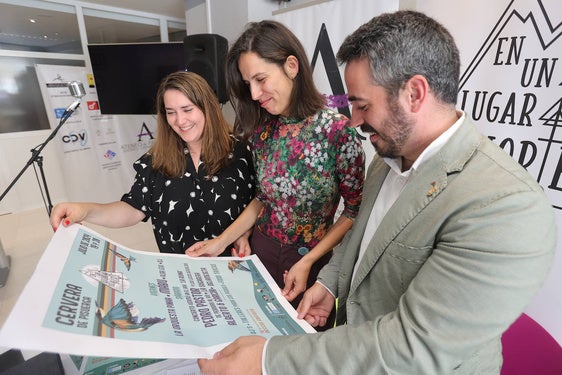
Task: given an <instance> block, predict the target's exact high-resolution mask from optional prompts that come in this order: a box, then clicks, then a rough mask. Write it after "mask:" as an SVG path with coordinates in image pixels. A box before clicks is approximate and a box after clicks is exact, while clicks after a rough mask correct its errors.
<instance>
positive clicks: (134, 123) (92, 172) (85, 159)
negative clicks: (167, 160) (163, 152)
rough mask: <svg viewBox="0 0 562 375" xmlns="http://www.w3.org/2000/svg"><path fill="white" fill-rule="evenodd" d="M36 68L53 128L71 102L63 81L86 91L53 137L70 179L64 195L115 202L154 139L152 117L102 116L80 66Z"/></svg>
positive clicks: (88, 76)
mask: <svg viewBox="0 0 562 375" xmlns="http://www.w3.org/2000/svg"><path fill="white" fill-rule="evenodd" d="M35 70H36V73H37V78H38V81H39V84H40V87H41V93H42V95H43V101H44V103H45V106H46V111H47V114H48V118H49V122H50V125H51V128H53V129H54V128H56V127H57V126H58V124H59V122H60V119H61V116H62V114H63V113H64V111H65V109H66V108H67V107H68V106H69V105H70V104H71V103H72V102H73V101H74V100H75V98H74V97H72V96H71V95H70V91H69V89H68V83H69V82H71V81H79V82H81V83H82V84H83V85H84V88H85V90H86V95H85V96H84V97H83V98H82V100H81V103H80V106H79V107H78V109H77V110H76V111H75V112H74V113H73V114H72V116H71V117H70V118H69V119H68V120H67V121H66V123H64V125H63V126H62V127H61V128H60V130H59V132H58V133H57V135H56V137H55V138H54V139H53V142H54V143H56V144H57V147H58V148H59V150H60V156H61V164H62V167H63V168H62V169H63V174H64V177H65V180H67V181H72V183H67V184H65V187H66V189H67V197H68V199H69V200H70V201H96V202H108V201H114V200H118V199H119V198H120V197H121V195H123V194H124V193H126V192H128V191H129V189H130V186H131V184H132V182H133V178H134V170H133V168H132V164H133V162H134V161H135V160H137V159H138V158H139V157H140V156H141V155H142V154H143V153H145V152H146V151H147V150H148V149H149V148H150V146H151V145H152V142H153V141H154V138H155V136H156V119H155V116H151V115H126V116H125V115H120V116H114V115H102V114H101V111H100V107H99V102H98V100H97V92H96V89H95V80H94V77H93V76H92V74H91V73H88V72H87V70H86V68H84V67H75V66H63V65H42V64H37V65H36V66H35ZM155 94H156V93H155Z"/></svg>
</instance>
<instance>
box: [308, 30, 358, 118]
mask: <svg viewBox="0 0 562 375" xmlns="http://www.w3.org/2000/svg"><path fill="white" fill-rule="evenodd" d="M318 55H321V56H322V61H323V62H324V69H325V71H326V74H327V77H328V82H329V83H330V88H331V89H332V94H330V95H326V94H324V96H325V97H326V104H327V105H328V107H332V108H337V109H338V112H339V113H342V114H344V115H346V116H347V117H349V118H351V113H350V112H349V101H348V100H347V94H346V93H345V88H344V86H343V81H342V78H341V75H340V71H339V69H338V62H337V60H336V55H335V54H334V49H333V48H332V43H331V42H330V36H329V35H328V30H327V28H326V24H324V23H323V24H322V26H321V27H320V33H319V34H318V40H317V42H316V47H314V53H313V54H312V60H311V62H310V65H311V66H312V70H313V71H314V68H315V66H316V61H317V59H318Z"/></svg>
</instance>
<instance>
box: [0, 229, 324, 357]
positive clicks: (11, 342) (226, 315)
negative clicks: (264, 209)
mask: <svg viewBox="0 0 562 375" xmlns="http://www.w3.org/2000/svg"><path fill="white" fill-rule="evenodd" d="M306 332H315V331H314V329H313V328H312V327H311V326H310V325H309V324H308V323H306V322H305V321H304V320H297V319H296V311H295V310H294V309H293V307H292V306H291V305H290V304H289V302H287V300H286V299H285V298H284V297H282V296H281V293H280V290H279V287H278V286H277V285H276V284H275V282H274V281H273V279H272V278H271V276H270V275H269V273H268V272H267V271H266V269H265V267H264V266H263V265H262V263H261V262H260V261H259V259H258V258H257V257H256V256H255V255H252V256H249V257H245V258H226V257H222V258H205V257H201V258H190V257H187V256H185V255H181V254H160V253H152V252H141V251H135V250H132V249H128V248H125V247H123V246H121V245H119V244H117V243H114V242H112V241H110V240H109V239H107V238H105V237H103V236H101V235H100V234H98V233H96V232H94V231H92V230H91V229H88V228H87V227H84V226H82V225H79V224H74V225H71V226H70V227H63V226H60V227H59V229H58V230H57V232H56V233H55V235H54V236H53V238H52V240H51V242H50V243H49V245H48V247H47V249H46V250H45V252H44V254H43V256H42V257H41V260H40V262H39V265H38V266H37V269H36V271H35V272H34V274H33V276H32V278H31V280H30V281H29V283H28V284H27V285H26V287H25V289H24V291H23V293H22V295H21V296H20V298H19V299H18V302H17V303H16V305H15V307H14V309H13V310H12V312H11V314H10V316H9V317H8V319H7V321H6V323H5V324H4V326H3V327H2V331H0V345H1V346H5V347H14V348H22V349H28V350H40V351H50V352H58V353H68V354H76V355H87V356H109V357H136V358H201V357H207V356H210V355H212V354H213V353H215V352H216V351H218V350H220V349H221V348H222V347H224V346H225V345H227V344H228V343H230V342H232V341H234V340H235V339H236V338H238V337H240V336H246V335H260V336H264V337H272V336H274V335H289V334H297V333H306Z"/></svg>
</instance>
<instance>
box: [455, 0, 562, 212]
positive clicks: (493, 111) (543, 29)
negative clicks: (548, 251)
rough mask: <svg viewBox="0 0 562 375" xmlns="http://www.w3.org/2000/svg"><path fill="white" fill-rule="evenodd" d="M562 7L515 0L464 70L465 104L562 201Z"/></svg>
mask: <svg viewBox="0 0 562 375" xmlns="http://www.w3.org/2000/svg"><path fill="white" fill-rule="evenodd" d="M560 19H562V8H560V7H558V8H556V9H554V8H553V9H546V8H545V7H544V5H543V3H542V1H541V0H512V1H511V2H510V3H509V4H508V5H507V8H506V9H505V11H504V12H503V13H502V15H501V16H500V18H499V19H498V20H497V23H496V24H495V25H493V27H492V28H491V30H490V32H489V34H488V35H487V37H486V39H485V41H484V43H483V44H482V45H481V47H480V49H479V51H478V53H477V54H476V56H474V58H473V60H472V61H471V63H470V64H469V65H468V67H467V69H466V70H465V71H464V73H463V74H462V76H461V79H460V86H459V96H458V104H459V106H460V108H462V109H463V110H464V111H466V113H467V114H468V115H469V116H470V117H471V118H472V119H473V120H474V121H475V122H476V123H477V125H478V127H479V128H480V129H481V130H482V131H483V132H484V134H486V135H488V137H489V138H490V139H492V140H493V141H494V142H496V143H497V144H498V145H499V146H500V147H501V148H502V149H504V150H505V151H506V152H507V153H509V154H510V155H511V156H512V157H513V158H514V159H515V160H517V161H518V162H519V164H521V165H522V166H523V167H525V168H526V169H527V170H528V171H529V172H530V173H531V174H532V175H533V176H535V177H536V179H537V181H538V182H539V183H540V184H541V186H543V188H545V191H547V194H549V196H550V198H551V201H552V202H553V205H554V207H556V208H558V209H562V194H560V192H561V191H562V178H561V175H562V149H561V147H560V145H561V144H562V129H560V128H562V74H561V73H562V66H561V64H562V61H560V59H561V57H562V56H561V53H560V51H562V45H561V44H562V43H561V40H562V38H560V36H561V35H562V23H558V24H557V25H553V20H560Z"/></svg>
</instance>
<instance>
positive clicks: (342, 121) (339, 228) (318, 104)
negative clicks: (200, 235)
mask: <svg viewBox="0 0 562 375" xmlns="http://www.w3.org/2000/svg"><path fill="white" fill-rule="evenodd" d="M226 69H227V73H226V75H227V84H228V89H229V95H230V98H231V102H232V103H233V106H234V108H235V111H236V121H235V130H236V132H237V133H238V134H239V135H240V136H241V137H242V138H249V139H251V143H252V146H253V156H254V163H255V166H256V177H257V180H258V182H257V187H256V197H255V198H254V199H253V200H252V202H250V204H249V205H248V207H247V208H246V209H245V210H244V212H243V213H242V214H241V215H240V216H239V217H238V219H236V220H235V221H234V223H233V224H232V225H230V226H229V227H228V229H227V230H225V231H224V232H223V233H222V234H221V235H220V236H218V237H217V238H215V239H213V240H210V241H204V242H200V243H197V244H195V245H194V246H192V247H190V248H189V249H188V250H187V252H186V253H187V254H189V255H193V256H199V255H216V254H217V253H219V252H220V249H221V248H224V246H225V244H228V243H230V242H232V241H233V240H234V239H236V238H238V237H239V236H240V235H241V234H242V233H244V232H245V231H246V230H248V229H251V228H252V227H253V232H252V236H251V250H250V249H245V251H244V252H242V253H241V254H239V255H241V256H243V255H248V254H250V251H251V252H253V253H255V254H257V255H258V257H259V258H260V260H261V261H262V262H263V263H264V265H265V267H266V268H267V269H268V271H269V272H270V273H271V275H272V276H273V278H274V279H275V281H276V282H277V284H278V285H279V286H280V288H282V291H283V294H284V295H285V296H286V297H287V299H288V300H289V301H292V303H293V306H295V307H296V306H298V302H299V301H300V298H301V297H302V296H301V293H302V292H303V291H304V290H305V289H306V288H307V287H309V286H310V285H312V284H313V283H314V282H315V281H316V276H317V274H318V272H319V271H320V269H321V268H322V267H323V266H324V265H325V264H326V263H327V262H328V261H329V259H330V257H331V251H332V249H333V248H334V246H336V245H337V244H338V243H340V242H341V240H342V238H343V236H344V235H345V233H346V232H347V231H348V230H349V229H350V228H351V225H352V223H353V219H354V218H355V217H356V215H357V212H358V210H359V205H360V203H361V198H362V188H363V178H364V153H363V149H362V146H361V141H360V139H359V136H358V134H357V133H356V130H355V129H354V128H351V127H349V126H348V119H347V118H346V117H345V116H343V115H341V114H339V113H337V112H334V111H332V110H331V109H327V108H326V104H325V98H324V97H323V95H322V94H320V92H319V91H318V90H317V89H316V87H315V85H314V81H313V78H312V68H311V67H310V65H309V62H308V59H307V56H306V53H305V51H304V48H303V46H302V45H301V43H300V42H299V40H298V39H297V38H296V37H295V35H294V34H293V33H292V32H291V31H289V30H288V29H287V28H286V27H285V26H284V25H282V24H280V23H278V22H275V21H261V22H259V23H250V24H249V25H248V27H247V28H246V30H245V31H244V32H243V33H242V35H241V36H240V37H239V38H238V40H237V41H236V42H235V43H234V44H233V46H232V47H231V48H230V50H229V52H228V55H227V63H226ZM340 198H343V212H341V215H340V216H339V217H338V219H337V220H336V221H335V222H334V217H335V214H336V209H337V208H338V204H339V202H340Z"/></svg>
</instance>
